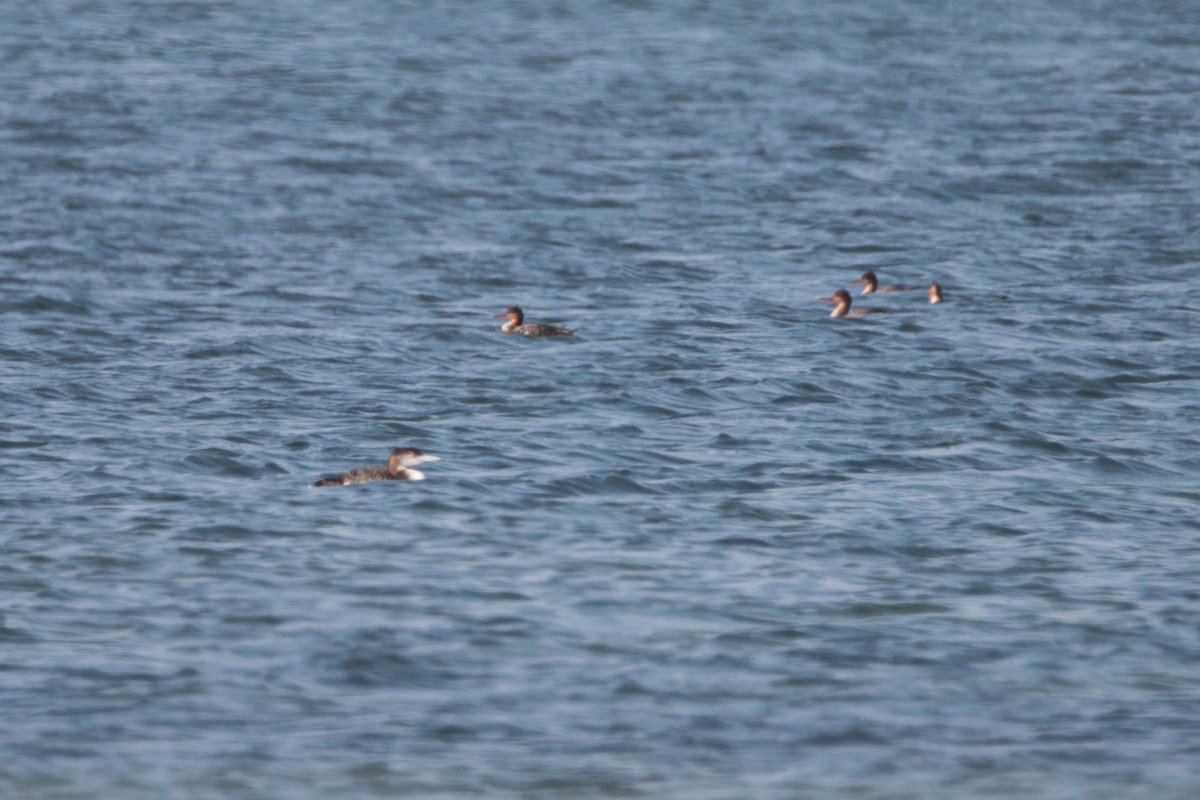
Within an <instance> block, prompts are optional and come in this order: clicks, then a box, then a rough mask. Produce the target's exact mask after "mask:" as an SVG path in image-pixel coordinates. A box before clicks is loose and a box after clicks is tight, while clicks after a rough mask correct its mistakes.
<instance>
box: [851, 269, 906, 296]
mask: <svg viewBox="0 0 1200 800" xmlns="http://www.w3.org/2000/svg"><path fill="white" fill-rule="evenodd" d="M850 282H851V283H861V284H862V286H863V290H862V293H863V294H875V293H876V292H911V291H915V290H917V289H920V288H921V287H920V286H900V285H896V286H880V285H879V278H877V277H875V273H874V272H864V273H863V274H862V277H861V278H855V279H854V280H852V281H850Z"/></svg>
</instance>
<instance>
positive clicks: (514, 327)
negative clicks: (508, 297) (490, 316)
mask: <svg viewBox="0 0 1200 800" xmlns="http://www.w3.org/2000/svg"><path fill="white" fill-rule="evenodd" d="M496 316H497V317H508V322H506V323H504V324H503V325H501V326H500V330H502V331H504V332H505V333H523V334H525V335H526V336H570V335H571V334H572V333H574V332H575V331H573V330H571V329H570V328H560V327H558V326H557V325H545V324H543V323H541V322H525V312H524V311H522V310H521V307H520V306H509V307H508V310H507V311H505V312H504V313H503V314H497V315H496Z"/></svg>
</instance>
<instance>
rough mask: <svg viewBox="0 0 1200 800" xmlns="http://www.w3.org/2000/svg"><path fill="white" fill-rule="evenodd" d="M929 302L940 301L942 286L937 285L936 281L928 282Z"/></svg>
mask: <svg viewBox="0 0 1200 800" xmlns="http://www.w3.org/2000/svg"><path fill="white" fill-rule="evenodd" d="M929 302H931V303H940V302H942V287H941V286H938V282H937V281H934V282H933V283H931V284H929Z"/></svg>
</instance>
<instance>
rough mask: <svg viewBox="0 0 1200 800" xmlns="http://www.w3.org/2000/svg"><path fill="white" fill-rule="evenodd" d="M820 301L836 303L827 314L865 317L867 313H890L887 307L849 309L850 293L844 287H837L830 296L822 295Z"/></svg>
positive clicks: (835, 316)
mask: <svg viewBox="0 0 1200 800" xmlns="http://www.w3.org/2000/svg"><path fill="white" fill-rule="evenodd" d="M821 300H822V301H824V302H826V303H837V305H836V306H834V309H833V311H831V312H829V316H831V317H834V318H837V317H865V316H866V315H867V314H891V313H892V311H891V309H887V308H856V309H854V310H853V311H851V310H850V303H851V299H850V293H849V292H847V291H846V290H845V289H838V290H837V291H836V292H834V293H833V294H832V295H831V296H830V297H822V298H821Z"/></svg>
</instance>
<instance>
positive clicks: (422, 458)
mask: <svg viewBox="0 0 1200 800" xmlns="http://www.w3.org/2000/svg"><path fill="white" fill-rule="evenodd" d="M426 461H441V459H440V458H439V457H437V456H435V455H432V454H430V453H422V452H421V451H420V450H418V449H417V448H415V447H397V448H396V449H395V450H393V451H392V454H391V455H390V456H388V463H387V468H388V472H390V473H391V474H393V475H399V474H400V473H401V472H404V471H405V468H406V467H415V466H416V465H417V464H422V463H424V462H426ZM411 472H412V473H415V474H413V475H411V476H410V477H411V478H412V479H413V480H420V479H421V478H424V477H425V475H424V474H423V473H421V472H418V471H417V470H411Z"/></svg>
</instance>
